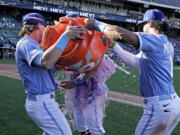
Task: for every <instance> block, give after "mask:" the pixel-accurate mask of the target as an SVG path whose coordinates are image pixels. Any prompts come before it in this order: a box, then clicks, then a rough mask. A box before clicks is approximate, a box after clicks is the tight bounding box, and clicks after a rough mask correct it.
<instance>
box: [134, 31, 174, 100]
mask: <svg viewBox="0 0 180 135" xmlns="http://www.w3.org/2000/svg"><path fill="white" fill-rule="evenodd" d="M137 35H138V38H139V43H140V50H141V53H142V55H141V58H140V92H141V94H142V96H143V97H152V96H160V95H168V94H173V93H174V87H173V56H174V49H173V46H172V44H171V43H170V42H169V41H168V39H167V37H166V36H165V35H158V36H156V35H154V34H145V33H137Z"/></svg>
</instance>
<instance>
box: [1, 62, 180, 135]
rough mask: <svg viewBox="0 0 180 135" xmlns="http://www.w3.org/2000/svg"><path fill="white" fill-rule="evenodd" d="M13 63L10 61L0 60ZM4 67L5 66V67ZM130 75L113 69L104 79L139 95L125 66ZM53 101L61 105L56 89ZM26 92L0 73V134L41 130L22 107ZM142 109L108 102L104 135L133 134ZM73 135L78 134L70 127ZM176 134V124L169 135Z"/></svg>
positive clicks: (36, 134)
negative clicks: (110, 74) (107, 77)
mask: <svg viewBox="0 0 180 135" xmlns="http://www.w3.org/2000/svg"><path fill="white" fill-rule="evenodd" d="M2 63H9V64H15V62H14V61H0V69H1V64H2ZM7 70H8V69H7ZM126 70H127V71H129V72H130V73H131V74H129V75H128V74H126V73H124V72H122V71H117V72H116V74H115V75H113V76H112V77H111V78H110V79H109V80H108V82H107V84H108V86H109V88H110V90H113V91H118V92H126V93H130V94H133V95H140V94H139V91H138V88H139V85H138V71H137V70H136V69H130V68H126ZM179 82H180V70H179V69H178V67H177V69H174V85H175V89H176V91H177V93H178V95H180V83H179ZM56 94H57V97H56V98H57V101H58V102H59V104H60V106H61V107H63V103H64V100H63V91H61V92H59V91H57V93H56ZM25 99H26V95H25V94H24V88H23V86H22V83H21V81H20V80H17V79H12V78H8V77H4V76H0V108H1V109H0V135H40V134H41V133H42V131H41V130H40V129H39V128H38V127H37V126H36V125H35V124H34V123H33V121H32V120H31V119H30V118H29V117H28V115H27V114H26V112H25V109H24V102H25ZM142 112H143V108H141V107H135V106H131V105H127V104H122V103H119V102H113V101H110V102H109V104H108V107H107V108H106V117H105V119H104V127H105V129H106V131H107V134H108V135H133V133H134V131H135V128H136V125H137V123H138V121H139V119H140V117H141V115H142ZM73 134H74V135H78V133H77V132H76V131H74V130H73ZM179 134H180V124H179V125H178V126H177V127H176V128H175V130H174V132H173V133H172V135H179Z"/></svg>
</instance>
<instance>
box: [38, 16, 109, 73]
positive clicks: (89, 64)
mask: <svg viewBox="0 0 180 135" xmlns="http://www.w3.org/2000/svg"><path fill="white" fill-rule="evenodd" d="M85 19H86V18H70V17H61V18H60V19H59V22H58V23H57V24H55V25H54V26H47V27H46V29H45V32H44V34H43V39H42V43H41V45H42V46H43V48H44V49H45V50H46V49H48V48H49V47H50V46H52V45H53V44H54V43H55V42H56V41H57V40H58V39H59V37H60V36H61V35H62V34H63V33H64V32H65V30H66V27H67V26H68V24H69V22H70V20H71V21H72V25H73V26H75V25H81V26H83V27H84V28H85V30H86V32H87V34H82V35H81V36H82V37H83V38H84V40H70V41H69V43H68V45H67V46H66V48H65V50H64V52H63V53H62V55H61V56H60V58H59V60H58V61H57V63H56V67H59V68H63V69H65V70H67V71H75V72H79V73H82V72H87V71H91V70H94V69H96V68H97V67H98V65H99V64H100V62H101V60H102V58H103V56H104V53H105V52H106V50H107V48H108V47H109V45H108V44H106V43H105V42H104V37H105V35H104V34H103V33H101V32H98V31H95V30H87V28H86V26H85V24H84V20H85Z"/></svg>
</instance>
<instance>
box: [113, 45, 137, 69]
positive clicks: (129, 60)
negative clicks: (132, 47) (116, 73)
mask: <svg viewBox="0 0 180 135" xmlns="http://www.w3.org/2000/svg"><path fill="white" fill-rule="evenodd" d="M113 49H114V50H115V51H116V53H117V54H118V56H119V57H120V59H121V60H122V61H123V62H124V63H125V64H126V65H128V66H130V67H137V68H139V60H140V59H139V58H138V57H137V56H136V55H134V54H132V53H130V52H127V51H125V50H123V49H122V48H121V47H120V46H119V45H118V44H117V43H116V45H115V47H114V48H113Z"/></svg>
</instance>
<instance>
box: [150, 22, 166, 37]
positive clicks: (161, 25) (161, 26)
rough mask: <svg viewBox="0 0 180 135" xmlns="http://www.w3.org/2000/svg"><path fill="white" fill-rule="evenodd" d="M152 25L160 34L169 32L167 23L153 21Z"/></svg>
mask: <svg viewBox="0 0 180 135" xmlns="http://www.w3.org/2000/svg"><path fill="white" fill-rule="evenodd" d="M152 24H153V26H154V28H155V29H157V30H158V31H160V32H163V33H165V34H167V33H168V32H169V25H168V23H167V22H165V21H152Z"/></svg>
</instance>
